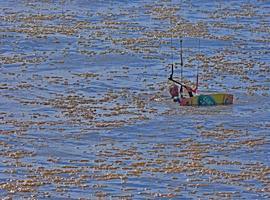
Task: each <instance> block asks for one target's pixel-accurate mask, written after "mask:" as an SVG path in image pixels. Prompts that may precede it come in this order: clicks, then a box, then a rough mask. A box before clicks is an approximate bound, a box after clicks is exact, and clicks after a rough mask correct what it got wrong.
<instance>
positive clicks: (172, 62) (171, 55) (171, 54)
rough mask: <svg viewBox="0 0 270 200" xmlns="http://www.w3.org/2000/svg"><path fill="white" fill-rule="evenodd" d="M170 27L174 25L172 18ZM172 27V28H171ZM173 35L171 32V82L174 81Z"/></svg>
mask: <svg viewBox="0 0 270 200" xmlns="http://www.w3.org/2000/svg"><path fill="white" fill-rule="evenodd" d="M170 25H172V18H171V17H170ZM171 27H172V26H171ZM172 34H173V33H172V32H171V59H172V64H171V65H172V71H171V75H170V77H169V80H172V79H173V67H174V66H173V48H172V43H173V38H172V37H173V35H172Z"/></svg>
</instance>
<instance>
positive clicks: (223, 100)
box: [169, 40, 233, 106]
mask: <svg viewBox="0 0 270 200" xmlns="http://www.w3.org/2000/svg"><path fill="white" fill-rule="evenodd" d="M180 44H181V81H182V73H183V69H182V67H183V57H182V54H183V53H182V52H183V50H182V40H180ZM173 72H174V64H173V63H172V65H171V75H170V77H169V80H170V81H172V82H174V83H175V84H177V85H179V86H181V89H180V90H179V87H178V86H177V85H175V86H174V87H172V88H170V93H171V95H172V98H173V99H174V101H175V102H179V104H180V105H181V106H216V105H230V104H233V95H232V94H226V93H215V94H199V95H198V94H197V89H198V86H199V72H198V67H197V80H196V88H195V89H192V88H191V87H189V86H187V85H184V84H183V83H181V82H179V81H176V80H175V79H174V78H173ZM183 88H185V89H186V90H187V91H188V93H189V97H184V95H183V93H182V92H183ZM193 93H195V95H193ZM180 97H181V98H180Z"/></svg>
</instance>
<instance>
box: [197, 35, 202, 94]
mask: <svg viewBox="0 0 270 200" xmlns="http://www.w3.org/2000/svg"><path fill="white" fill-rule="evenodd" d="M200 55H201V41H200V39H199V57H198V64H197V77H196V91H197V89H198V87H199V58H200Z"/></svg>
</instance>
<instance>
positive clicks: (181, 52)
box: [180, 39, 184, 82]
mask: <svg viewBox="0 0 270 200" xmlns="http://www.w3.org/2000/svg"><path fill="white" fill-rule="evenodd" d="M180 49H181V50H180V59H181V62H180V64H181V79H180V80H181V82H182V79H183V65H184V64H183V41H182V39H180Z"/></svg>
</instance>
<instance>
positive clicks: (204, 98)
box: [180, 93, 233, 106]
mask: <svg viewBox="0 0 270 200" xmlns="http://www.w3.org/2000/svg"><path fill="white" fill-rule="evenodd" d="M230 104H233V95H232V94H223V93H218V94H206V95H198V96H194V97H190V98H184V99H182V100H181V102H180V105H181V106H216V105H230Z"/></svg>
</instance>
